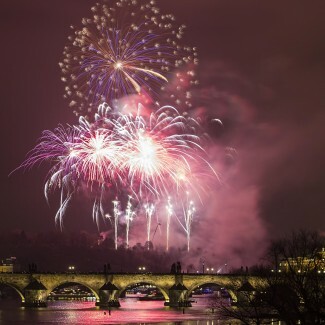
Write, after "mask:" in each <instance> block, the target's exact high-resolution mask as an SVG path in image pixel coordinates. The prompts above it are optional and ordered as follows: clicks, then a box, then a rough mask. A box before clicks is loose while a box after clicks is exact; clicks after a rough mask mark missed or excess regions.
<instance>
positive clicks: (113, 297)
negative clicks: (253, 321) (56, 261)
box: [0, 273, 263, 307]
mask: <svg viewBox="0 0 325 325" xmlns="http://www.w3.org/2000/svg"><path fill="white" fill-rule="evenodd" d="M246 282H249V283H250V284H251V285H252V286H253V287H255V288H257V287H261V285H262V286H263V280H262V279H261V278H258V277H254V276H247V275H232V274H228V275H226V274H222V275H220V274H191V273H181V274H157V273H110V274H103V273H101V274H99V273H98V274H90V273H34V274H27V273H0V285H8V286H10V287H12V288H13V289H15V290H16V291H17V292H18V294H19V295H20V297H21V301H22V305H23V306H26V307H44V306H46V300H47V297H48V296H49V294H50V293H51V292H52V291H53V290H54V289H55V288H56V287H58V286H60V285H62V284H65V283H75V284H81V285H83V286H85V287H87V288H89V289H90V290H91V291H92V292H93V294H94V296H95V297H96V305H97V306H101V307H118V306H119V300H118V299H119V297H120V296H121V294H122V293H123V292H124V291H125V290H126V289H127V288H129V287H132V286H133V287H134V286H135V285H137V284H140V283H141V284H151V285H155V286H156V287H157V288H158V289H159V290H160V291H161V293H162V294H163V296H164V298H165V305H167V306H173V307H180V306H182V307H190V306H191V304H190V301H189V296H190V294H191V292H192V291H193V290H194V289H195V288H197V287H198V286H202V285H204V284H216V285H219V286H221V287H223V288H225V289H227V291H228V292H229V294H230V296H231V298H232V299H233V301H235V302H236V301H237V293H238V292H237V290H238V289H239V288H241V287H242V285H243V284H244V283H246Z"/></svg>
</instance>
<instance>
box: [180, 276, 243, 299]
mask: <svg viewBox="0 0 325 325" xmlns="http://www.w3.org/2000/svg"><path fill="white" fill-rule="evenodd" d="M211 284H212V285H217V286H219V287H220V288H225V289H226V290H227V292H228V293H229V295H230V297H231V299H232V301H233V302H237V299H238V298H237V296H236V294H235V292H234V290H233V289H231V288H229V287H228V286H225V285H224V284H222V283H219V282H218V281H212V280H205V281H200V282H197V283H195V284H193V285H192V286H190V287H189V288H188V291H187V295H186V297H187V299H189V296H190V294H191V293H192V292H193V291H194V290H195V289H196V288H198V287H202V286H205V285H211Z"/></svg>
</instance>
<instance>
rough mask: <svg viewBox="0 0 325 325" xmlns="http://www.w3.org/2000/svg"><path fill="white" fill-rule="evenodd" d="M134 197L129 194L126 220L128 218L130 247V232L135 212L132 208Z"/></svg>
mask: <svg viewBox="0 0 325 325" xmlns="http://www.w3.org/2000/svg"><path fill="white" fill-rule="evenodd" d="M131 200H132V197H131V196H130V195H129V196H128V203H127V206H126V210H125V220H126V246H127V247H129V232H130V223H131V222H132V221H133V218H134V215H135V212H134V211H133V209H132V203H131Z"/></svg>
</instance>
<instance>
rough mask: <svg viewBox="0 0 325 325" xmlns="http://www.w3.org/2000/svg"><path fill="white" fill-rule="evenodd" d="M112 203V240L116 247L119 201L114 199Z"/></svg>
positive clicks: (119, 212)
mask: <svg viewBox="0 0 325 325" xmlns="http://www.w3.org/2000/svg"><path fill="white" fill-rule="evenodd" d="M112 203H113V215H114V242H115V249H117V244H118V224H119V217H120V214H121V211H120V202H119V201H117V200H115V201H113V202H112Z"/></svg>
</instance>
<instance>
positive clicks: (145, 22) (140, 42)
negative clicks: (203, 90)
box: [59, 0, 198, 115]
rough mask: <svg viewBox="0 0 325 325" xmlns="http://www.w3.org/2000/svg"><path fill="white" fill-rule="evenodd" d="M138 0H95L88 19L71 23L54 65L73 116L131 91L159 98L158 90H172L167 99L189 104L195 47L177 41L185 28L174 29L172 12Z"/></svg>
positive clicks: (195, 57) (193, 79)
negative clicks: (76, 24)
mask: <svg viewBox="0 0 325 325" xmlns="http://www.w3.org/2000/svg"><path fill="white" fill-rule="evenodd" d="M142 3H143V5H141V4H140V3H138V2H136V1H132V0H119V1H113V0H112V1H110V3H109V5H108V4H105V3H104V4H99V3H97V4H96V5H95V6H93V7H92V8H91V9H92V12H93V17H92V18H83V19H82V24H83V27H82V28H75V27H74V26H71V28H72V30H73V35H71V36H69V38H68V39H69V44H68V45H67V46H66V47H65V48H64V52H63V60H62V61H61V62H60V63H59V66H60V68H61V72H62V78H61V79H62V81H63V82H64V83H65V84H66V86H65V97H66V98H67V99H69V100H70V107H72V108H73V109H74V112H75V113H76V114H77V115H79V114H80V113H85V112H87V111H88V109H89V107H90V108H94V107H96V106H97V105H98V104H99V103H100V102H102V101H108V102H110V104H113V102H115V100H117V99H120V98H122V97H124V96H125V95H129V94H134V93H137V94H147V95H149V97H150V98H151V99H153V100H154V101H156V102H159V100H160V99H161V98H162V96H161V92H164V91H167V93H168V92H169V91H172V92H173V93H172V94H168V96H169V99H171V98H172V99H173V100H174V101H175V103H176V104H177V105H184V106H186V107H190V106H191V102H190V98H191V95H190V91H189V86H190V85H195V84H197V80H195V72H194V70H193V66H194V65H196V64H197V62H198V60H197V53H196V49H195V48H191V47H188V46H182V45H181V44H180V43H179V40H180V39H181V38H182V35H183V34H184V28H185V26H184V25H181V26H179V27H176V26H175V17H174V16H173V15H171V14H159V9H158V8H157V7H156V6H155V4H154V1H148V2H146V1H142ZM180 70H181V71H180ZM175 80H177V82H176V85H175ZM169 84H170V86H171V87H166V86H167V85H169ZM182 94H185V96H183V97H184V98H183V97H182Z"/></svg>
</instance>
